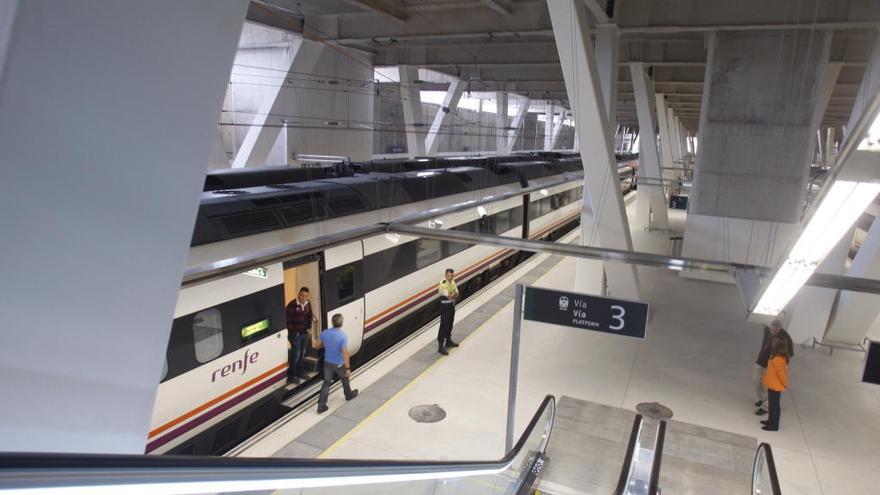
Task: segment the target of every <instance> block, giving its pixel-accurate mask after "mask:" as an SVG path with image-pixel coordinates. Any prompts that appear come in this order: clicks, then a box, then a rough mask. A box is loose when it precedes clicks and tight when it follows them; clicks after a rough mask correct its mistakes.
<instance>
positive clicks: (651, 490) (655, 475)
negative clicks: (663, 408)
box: [648, 420, 666, 495]
mask: <svg viewBox="0 0 880 495" xmlns="http://www.w3.org/2000/svg"><path fill="white" fill-rule="evenodd" d="M665 440H666V421H662V420H661V421H660V427H659V428H658V429H657V440H656V441H655V442H654V458H653V462H652V463H651V482H650V483H649V484H648V495H657V494H658V493H659V491H658V490H659V485H660V463H661V462H662V461H663V444H664V442H665Z"/></svg>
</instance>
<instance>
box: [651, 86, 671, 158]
mask: <svg viewBox="0 0 880 495" xmlns="http://www.w3.org/2000/svg"><path fill="white" fill-rule="evenodd" d="M654 100H655V103H656V104H657V124H658V127H659V130H660V166H661V167H662V168H661V169H660V172H661V175H664V173H666V172H668V171H670V169H672V142H671V140H670V139H671V136H670V132H669V112H668V111H667V108H666V96H665V95H662V94H659V93H658V94H655V95H654ZM665 175H673V174H670V173H666V174H665Z"/></svg>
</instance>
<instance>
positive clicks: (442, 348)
mask: <svg viewBox="0 0 880 495" xmlns="http://www.w3.org/2000/svg"><path fill="white" fill-rule="evenodd" d="M437 352H439V353H440V354H443V355H444V356H448V355H449V352H447V351H446V348H445V347H443V346H442V345H441V346H440V348H439V349H437Z"/></svg>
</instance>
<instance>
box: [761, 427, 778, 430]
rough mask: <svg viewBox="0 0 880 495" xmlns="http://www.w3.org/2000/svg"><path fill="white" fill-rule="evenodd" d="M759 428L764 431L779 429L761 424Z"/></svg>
mask: <svg viewBox="0 0 880 495" xmlns="http://www.w3.org/2000/svg"><path fill="white" fill-rule="evenodd" d="M761 429H762V430H764V431H779V428H771V427H770V426H762V427H761Z"/></svg>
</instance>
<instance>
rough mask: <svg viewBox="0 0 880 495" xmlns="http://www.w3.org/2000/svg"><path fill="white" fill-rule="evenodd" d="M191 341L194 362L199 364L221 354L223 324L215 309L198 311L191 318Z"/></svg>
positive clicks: (218, 311)
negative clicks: (194, 352)
mask: <svg viewBox="0 0 880 495" xmlns="http://www.w3.org/2000/svg"><path fill="white" fill-rule="evenodd" d="M193 340H194V341H195V351H196V360H197V361H198V362H200V363H207V362H208V361H210V360H212V359H214V358H216V357H218V356H219V355H220V353H222V352H223V322H222V320H221V318H220V310H219V309H217V308H211V309H206V310H204V311H199V312H198V313H196V316H195V317H194V318H193Z"/></svg>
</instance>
